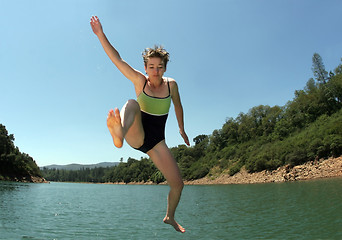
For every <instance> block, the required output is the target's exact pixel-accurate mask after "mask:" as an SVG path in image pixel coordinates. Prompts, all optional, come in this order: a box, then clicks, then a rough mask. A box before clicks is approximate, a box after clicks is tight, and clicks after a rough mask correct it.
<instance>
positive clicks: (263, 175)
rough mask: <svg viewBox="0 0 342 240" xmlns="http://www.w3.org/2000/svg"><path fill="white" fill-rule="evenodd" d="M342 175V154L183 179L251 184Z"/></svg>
mask: <svg viewBox="0 0 342 240" xmlns="http://www.w3.org/2000/svg"><path fill="white" fill-rule="evenodd" d="M331 177H342V156H341V157H338V158H329V159H326V160H324V159H321V160H316V161H310V162H306V163H305V164H303V165H298V166H295V167H293V168H291V167H290V166H289V165H286V166H282V167H279V168H278V169H276V170H273V171H266V170H264V171H262V172H257V173H248V172H247V171H246V170H245V169H244V168H243V169H241V171H240V172H238V173H237V174H235V175H234V176H230V175H229V174H228V173H222V174H221V175H219V176H217V177H204V178H201V179H197V180H193V181H185V182H184V183H185V184H186V185H209V184H252V183H271V182H291V181H299V180H311V179H318V178H331Z"/></svg>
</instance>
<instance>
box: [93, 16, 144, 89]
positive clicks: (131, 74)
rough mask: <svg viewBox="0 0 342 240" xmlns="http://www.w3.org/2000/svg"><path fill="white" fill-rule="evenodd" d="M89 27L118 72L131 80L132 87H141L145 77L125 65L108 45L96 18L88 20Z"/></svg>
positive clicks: (116, 52)
mask: <svg viewBox="0 0 342 240" xmlns="http://www.w3.org/2000/svg"><path fill="white" fill-rule="evenodd" d="M90 26H91V28H92V29H93V32H94V33H95V35H96V36H97V37H98V39H99V40H100V43H101V45H102V47H103V49H104V50H105V52H106V54H107V55H108V57H109V58H110V60H111V61H112V62H113V63H114V65H115V66H116V67H117V68H118V69H119V70H120V72H121V73H122V74H123V75H124V76H125V77H126V78H128V79H129V80H131V81H132V82H133V84H134V86H137V85H141V83H142V82H144V81H145V76H144V75H143V74H142V73H141V72H139V71H137V70H135V69H134V68H132V67H131V66H130V65H129V64H128V63H126V62H125V61H124V60H123V59H122V58H121V57H120V54H119V52H118V51H117V50H116V49H115V48H114V47H113V46H112V45H111V44H110V42H109V41H108V39H107V37H106V35H105V34H104V32H103V29H102V24H101V23H100V20H99V18H98V17H97V16H92V17H91V19H90Z"/></svg>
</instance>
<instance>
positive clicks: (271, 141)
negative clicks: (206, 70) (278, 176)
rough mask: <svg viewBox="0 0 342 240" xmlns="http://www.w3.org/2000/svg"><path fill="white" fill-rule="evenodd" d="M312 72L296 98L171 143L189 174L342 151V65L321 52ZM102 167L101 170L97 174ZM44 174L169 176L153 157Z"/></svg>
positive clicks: (264, 166)
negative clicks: (327, 61)
mask: <svg viewBox="0 0 342 240" xmlns="http://www.w3.org/2000/svg"><path fill="white" fill-rule="evenodd" d="M341 61H342V59H341ZM312 71H313V75H314V78H311V79H309V80H308V81H307V84H306V86H305V87H304V89H303V90H297V91H295V97H294V99H293V100H291V101H288V103H287V104H286V105H285V106H273V107H271V106H268V105H260V106H256V107H253V108H251V109H250V110H249V111H248V112H247V113H240V114H239V115H238V116H237V117H236V118H235V119H234V118H227V119H226V121H225V123H224V124H223V126H222V128H221V129H216V130H214V131H213V132H212V134H210V135H204V134H202V135H199V136H197V137H195V138H194V139H193V141H194V143H195V145H194V146H193V147H186V146H185V145H179V146H177V147H173V148H171V152H172V154H173V156H174V157H175V159H176V161H177V163H178V165H179V167H180V169H181V171H182V175H183V178H184V179H186V180H193V179H198V178H202V177H204V176H206V175H209V176H210V175H215V174H219V173H221V172H223V171H227V172H228V173H229V174H230V175H234V174H235V173H237V172H239V171H240V169H241V168H242V167H245V168H246V170H247V171H249V172H257V171H262V170H273V169H276V168H278V167H280V166H283V165H285V164H290V165H291V166H295V165H298V164H302V163H304V162H306V161H310V160H315V159H320V158H328V157H331V156H333V157H337V156H340V155H341V154H342V109H341V108H342V64H339V65H338V66H337V67H336V68H335V69H334V71H330V72H327V71H326V70H325V66H324V64H323V60H322V58H321V56H320V55H319V54H317V53H315V54H314V55H313V57H312ZM58 171H59V172H58ZM82 171H83V172H82ZM96 171H98V172H101V174H98V175H96V173H95V172H96ZM80 172H82V174H84V175H85V176H87V178H86V177H85V178H77V177H73V178H72V177H70V178H67V177H66V176H69V175H70V176H71V175H73V176H77V174H80ZM43 174H44V177H45V178H46V179H47V180H54V181H65V179H68V181H69V180H70V179H77V181H81V182H83V180H82V179H88V180H90V181H97V182H126V183H128V182H141V181H145V182H146V181H153V182H156V183H159V182H162V181H164V178H163V176H162V174H161V173H160V172H159V171H158V170H157V169H156V168H155V167H154V165H153V163H152V161H151V160H150V159H148V158H142V159H141V160H136V159H132V158H129V159H128V160H127V162H126V163H124V162H121V163H120V164H119V165H117V166H115V167H112V168H107V169H94V170H91V169H88V170H87V169H83V170H80V171H79V172H78V173H72V172H68V171H61V170H47V169H46V170H43ZM95 175H96V176H98V177H96V178H95ZM52 176H54V177H53V178H52ZM56 176H63V177H56ZM70 181H72V180H70Z"/></svg>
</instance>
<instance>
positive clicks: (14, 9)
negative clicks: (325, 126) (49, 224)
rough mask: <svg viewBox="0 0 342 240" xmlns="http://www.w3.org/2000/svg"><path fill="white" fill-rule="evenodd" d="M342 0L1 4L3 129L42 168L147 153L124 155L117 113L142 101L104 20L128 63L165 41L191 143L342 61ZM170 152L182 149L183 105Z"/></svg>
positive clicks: (171, 126)
mask: <svg viewBox="0 0 342 240" xmlns="http://www.w3.org/2000/svg"><path fill="white" fill-rule="evenodd" d="M341 9H342V1H339V0H326V1H323V0H320V1H318V0H300V1H298V0H288V1H285V0H173V1H163V0H160V1H156V0H116V1H111V0H101V1H89V0H78V1H76V0H58V1H44V0H31V1H26V0H21V1H19V0H0V29H1V39H0V123H1V124H4V125H5V126H6V128H7V130H8V132H9V133H12V134H14V136H15V139H16V140H15V144H16V146H18V147H19V149H20V150H21V151H23V152H26V153H28V154H29V155H31V156H32V157H33V158H34V159H35V161H36V162H37V164H38V165H39V166H45V165H49V164H69V163H81V164H90V163H98V162H105V161H106V162H113V161H119V160H120V158H121V157H122V158H123V159H124V160H127V158H128V157H134V158H136V159H140V157H141V156H146V155H144V154H142V153H140V152H138V151H136V150H133V149H131V148H130V147H129V146H128V145H127V144H126V145H125V146H124V147H123V148H122V149H115V148H114V146H113V144H112V140H111V137H110V135H109V132H108V130H107V127H106V117H107V113H108V111H109V110H110V109H111V108H114V107H119V108H121V106H122V105H123V104H124V103H125V102H126V100H127V99H130V98H135V93H134V89H133V85H132V84H131V83H130V82H129V81H128V80H127V79H125V78H124V77H123V75H121V73H120V72H119V71H118V70H117V69H116V68H115V67H114V65H113V64H112V63H111V62H110V60H109V58H108V57H107V56H106V55H105V53H104V51H103V50H102V47H101V45H100V43H99V41H98V40H97V38H96V36H95V35H94V34H93V33H92V31H91V28H90V25H89V20H90V17H91V16H92V15H97V16H99V18H100V20H101V22H102V24H103V28H104V31H105V33H106V35H107V37H108V38H109V40H110V41H111V43H112V44H113V45H114V46H115V47H116V48H117V49H118V51H119V52H120V54H121V56H122V58H123V59H125V60H126V61H127V62H128V63H129V64H130V65H131V66H133V67H134V68H136V69H138V70H140V71H143V70H144V69H143V63H142V58H141V52H142V51H143V50H144V48H146V47H151V46H153V45H154V44H162V45H164V46H165V48H166V49H167V50H168V51H169V52H170V55H171V62H170V63H169V65H168V70H167V72H166V74H165V76H170V77H173V78H175V79H176V81H177V82H178V85H179V88H180V94H181V98H182V103H183V107H184V111H185V129H186V131H187V134H188V136H189V138H190V139H193V138H194V137H196V136H198V135H200V134H211V133H212V132H213V130H215V129H219V128H221V127H222V125H223V124H224V122H225V120H226V118H228V117H233V118H235V117H236V116H237V115H238V114H239V113H240V112H244V113H246V112H248V110H249V109H250V108H252V107H254V106H258V105H260V104H263V105H270V106H274V105H279V106H283V105H285V104H286V102H287V101H289V100H292V99H293V97H294V91H295V90H299V89H303V88H304V86H305V84H306V82H307V80H308V79H309V78H311V77H313V75H312V71H311V66H312V62H311V58H312V55H313V54H314V53H315V52H317V53H319V54H320V55H321V57H322V58H323V61H324V64H325V66H326V69H327V70H333V69H334V68H335V67H336V66H337V65H338V64H339V63H340V62H341V61H340V60H341V57H342V32H341V31H340V28H341V22H342V21H341V18H340V13H341ZM170 113H171V114H170V115H169V119H168V122H167V126H166V140H167V144H168V145H169V147H173V146H177V145H179V144H182V143H183V142H182V138H181V137H180V135H179V134H178V127H177V122H176V118H175V115H174V111H173V107H171V111H170Z"/></svg>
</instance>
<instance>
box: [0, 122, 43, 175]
mask: <svg viewBox="0 0 342 240" xmlns="http://www.w3.org/2000/svg"><path fill="white" fill-rule="evenodd" d="M14 139H15V138H14V135H13V134H8V132H7V129H6V127H5V126H4V125H2V124H0V180H9V181H13V180H17V181H22V180H26V181H31V177H39V178H41V177H42V174H41V172H40V170H39V168H38V166H37V164H36V162H35V161H34V160H33V158H32V157H31V156H30V155H28V154H26V153H22V152H20V150H19V148H18V147H16V146H15V145H14Z"/></svg>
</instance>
